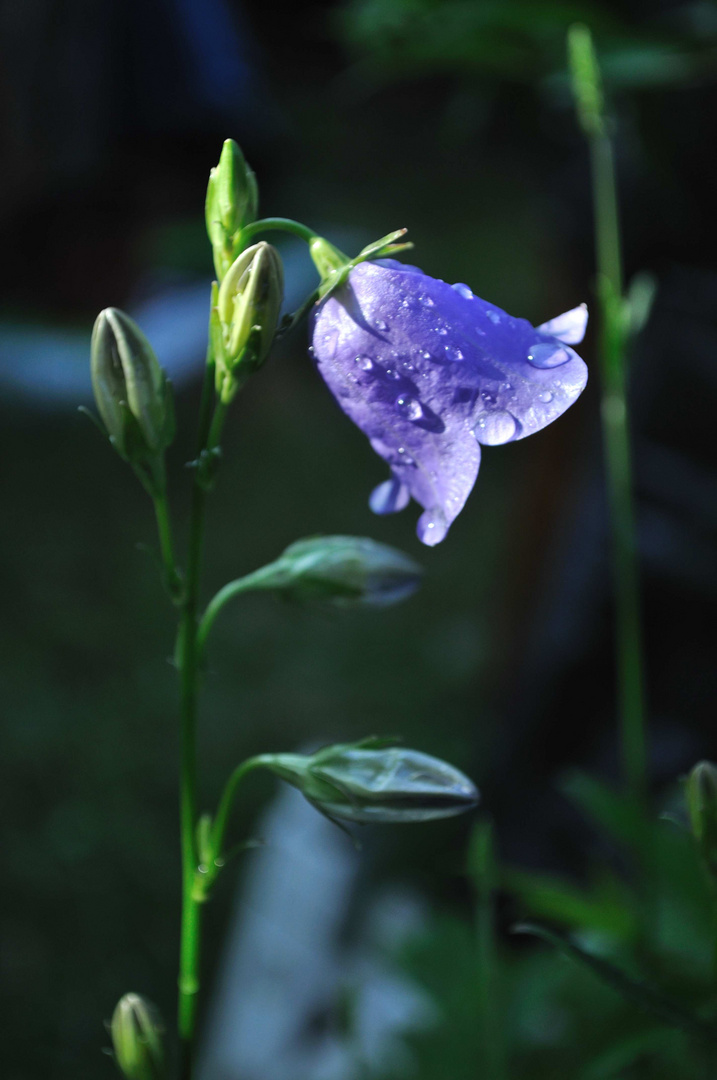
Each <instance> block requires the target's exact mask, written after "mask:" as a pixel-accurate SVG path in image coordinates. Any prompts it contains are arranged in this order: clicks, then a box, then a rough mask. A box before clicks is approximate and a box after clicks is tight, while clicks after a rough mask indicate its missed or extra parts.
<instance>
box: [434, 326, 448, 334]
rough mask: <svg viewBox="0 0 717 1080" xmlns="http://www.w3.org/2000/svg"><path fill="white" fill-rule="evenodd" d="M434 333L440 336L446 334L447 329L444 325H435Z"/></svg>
mask: <svg viewBox="0 0 717 1080" xmlns="http://www.w3.org/2000/svg"><path fill="white" fill-rule="evenodd" d="M436 333H437V334H440V335H441V337H445V336H446V334H447V333H448V331H447V330H446V328H445V326H437V327H436Z"/></svg>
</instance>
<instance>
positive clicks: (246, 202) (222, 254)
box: [205, 139, 259, 281]
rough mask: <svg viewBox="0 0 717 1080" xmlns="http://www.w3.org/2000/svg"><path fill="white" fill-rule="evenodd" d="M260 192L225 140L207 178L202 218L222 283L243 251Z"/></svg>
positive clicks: (234, 148) (231, 142)
mask: <svg viewBox="0 0 717 1080" xmlns="http://www.w3.org/2000/svg"><path fill="white" fill-rule="evenodd" d="M258 206H259V190H258V188H257V183H256V177H255V175H254V173H253V172H252V170H251V169H250V168H249V166H248V165H247V163H246V161H245V159H244V155H243V154H242V152H241V150H240V149H239V147H238V146H237V144H236V143H235V142H234V140H233V139H226V140H225V142H224V146H223V147H222V152H221V156H220V158H219V164H218V165H217V166H216V168H214V169H212V170H211V172H210V174H209V184H208V185H207V200H206V204H205V216H206V223H207V235H208V236H209V241H210V243H211V245H212V252H213V255H214V268H215V270H216V274H217V278H218V280H219V281H222V279H223V278H224V275H225V274H226V272H227V271H228V269H229V267H230V266H231V265H232V263H233V262H234V260H235V259H236V257H237V255H238V254H239V252H240V251H241V249H242V238H241V232H242V229H243V228H244V226H245V225H248V224H249V223H250V222H252V221H255V220H256V215H257V210H258Z"/></svg>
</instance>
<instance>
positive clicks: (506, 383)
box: [500, 382, 513, 394]
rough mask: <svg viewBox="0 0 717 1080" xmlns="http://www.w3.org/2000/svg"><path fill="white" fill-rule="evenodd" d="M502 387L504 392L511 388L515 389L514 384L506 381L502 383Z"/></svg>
mask: <svg viewBox="0 0 717 1080" xmlns="http://www.w3.org/2000/svg"><path fill="white" fill-rule="evenodd" d="M500 389H501V391H502V392H503V393H504V394H507V393H508V391H509V390H512V389H513V386H512V384H511V383H509V382H504V383H501V384H500Z"/></svg>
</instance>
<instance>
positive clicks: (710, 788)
mask: <svg viewBox="0 0 717 1080" xmlns="http://www.w3.org/2000/svg"><path fill="white" fill-rule="evenodd" d="M685 795H686V798H687V811H688V813H689V816H690V825H691V826H692V833H693V835H694V838H695V840H696V841H697V846H698V847H699V849H700V853H701V855H702V858H703V859H704V861H705V863H706V865H707V866H708V868H709V869H710V871H711V872H712V873H713V874H717V766H715V765H713V764H712V762H711V761H700V762H699V764H697V765H695V767H694V769H693V770H692V772H691V773H690V775H689V776H688V777H687V784H686V788H685Z"/></svg>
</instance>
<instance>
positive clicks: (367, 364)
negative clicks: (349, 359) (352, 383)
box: [354, 356, 373, 371]
mask: <svg viewBox="0 0 717 1080" xmlns="http://www.w3.org/2000/svg"><path fill="white" fill-rule="evenodd" d="M354 363H355V364H358V366H359V367H360V368H361V370H362V371H370V370H371V368H372V367H373V360H372V359H371V357H370V356H357V357H356V358H355V360H354Z"/></svg>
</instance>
